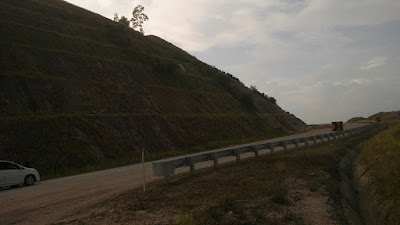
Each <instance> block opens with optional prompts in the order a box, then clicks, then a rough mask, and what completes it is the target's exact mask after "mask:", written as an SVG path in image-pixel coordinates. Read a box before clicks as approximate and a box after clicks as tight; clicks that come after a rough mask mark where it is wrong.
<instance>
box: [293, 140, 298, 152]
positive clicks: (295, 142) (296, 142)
mask: <svg viewBox="0 0 400 225" xmlns="http://www.w3.org/2000/svg"><path fill="white" fill-rule="evenodd" d="M292 141H293V142H294V145H295V148H296V150H299V149H300V148H299V142H298V140H297V139H293V140H292Z"/></svg>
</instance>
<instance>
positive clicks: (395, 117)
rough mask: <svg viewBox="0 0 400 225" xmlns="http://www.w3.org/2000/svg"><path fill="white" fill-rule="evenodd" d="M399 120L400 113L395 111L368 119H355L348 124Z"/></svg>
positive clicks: (377, 114)
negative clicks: (364, 121)
mask: <svg viewBox="0 0 400 225" xmlns="http://www.w3.org/2000/svg"><path fill="white" fill-rule="evenodd" d="M378 118H379V120H398V119H400V111H393V112H379V113H376V114H374V115H371V116H369V117H368V118H364V117H354V118H351V119H349V120H348V122H357V121H362V120H373V121H377V120H378Z"/></svg>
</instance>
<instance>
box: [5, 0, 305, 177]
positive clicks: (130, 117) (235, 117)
mask: <svg viewBox="0 0 400 225" xmlns="http://www.w3.org/2000/svg"><path fill="white" fill-rule="evenodd" d="M28 18H29V19H28ZM0 31H1V34H2V35H1V36H0V59H1V60H0V158H1V159H8V160H12V161H16V162H18V163H21V164H25V163H26V162H29V163H30V165H31V166H33V167H36V168H38V169H39V171H41V173H42V174H43V175H44V178H46V177H57V176H65V175H69V174H76V173H80V172H83V171H93V170H97V169H101V168H109V167H114V166H120V165H127V164H130V163H134V162H138V161H139V157H140V149H142V148H143V147H144V148H145V149H146V151H147V152H148V153H149V157H152V158H153V159H157V158H162V157H165V156H172V155H179V154H184V153H188V152H195V151H199V150H204V149H209V148H213V147H218V146H223V145H226V144H233V143H241V142H242V143H245V142H249V141H255V140H262V139H267V138H272V137H277V136H281V135H284V134H285V133H287V132H289V131H297V130H303V129H306V127H307V126H306V124H305V123H304V122H303V121H301V120H300V119H298V118H296V117H295V116H294V115H292V114H288V113H286V112H285V111H284V110H282V109H281V108H280V107H279V106H278V105H277V104H275V102H274V101H272V98H269V97H268V96H267V97H265V96H264V95H262V94H261V93H259V92H257V91H253V90H250V89H249V88H247V87H245V86H244V84H243V83H241V82H240V81H239V80H238V79H237V78H235V77H233V76H232V75H231V74H227V73H225V72H223V71H220V70H218V69H216V68H215V67H212V66H209V65H207V64H205V63H203V62H200V61H199V60H197V59H196V58H195V57H193V56H191V55H190V54H188V53H186V52H185V51H183V50H182V49H179V48H178V47H176V46H174V45H172V44H171V43H169V42H167V41H165V40H162V39H161V38H158V37H156V36H151V35H150V36H143V35H142V34H141V33H139V32H136V31H134V30H132V29H130V28H128V27H126V26H124V25H121V24H118V23H115V22H113V21H111V20H109V19H107V18H104V17H102V16H100V15H97V14H94V13H92V12H89V11H87V10H84V9H82V8H79V7H76V6H74V5H71V4H69V3H67V2H64V1H61V0H24V1H14V0H3V1H1V2H0ZM22 140H23V141H22Z"/></svg>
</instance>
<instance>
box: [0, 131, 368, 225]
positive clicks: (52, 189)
mask: <svg viewBox="0 0 400 225" xmlns="http://www.w3.org/2000/svg"><path fill="white" fill-rule="evenodd" d="M362 125H364V124H358V123H351V124H345V125H344V127H345V129H350V128H354V127H359V126H362ZM328 132H331V130H330V128H327V129H315V130H310V131H307V132H304V133H300V134H295V135H290V136H285V137H280V138H275V139H270V140H265V141H260V142H254V143H249V144H256V143H257V144H260V143H263V142H271V141H278V140H285V139H289V138H298V137H306V136H311V135H317V134H324V133H328ZM249 144H246V145H249ZM238 146H245V145H238ZM231 147H232V146H229V147H227V148H231ZM222 149H224V148H222ZM222 149H218V150H222ZM280 149H281V148H277V149H276V150H277V151H279V150H280ZM211 151H216V150H211ZM211 151H207V152H211ZM267 153H268V151H260V154H261V155H262V154H267ZM197 154H198V153H197ZM188 156H189V155H188ZM253 156H254V154H253V153H248V154H243V155H241V158H246V157H253ZM180 157H182V156H180ZM176 158H178V157H176ZM234 160H236V158H235V157H234V156H233V157H227V158H224V159H220V160H219V163H224V162H231V161H234ZM211 166H213V162H212V161H209V162H204V163H199V164H196V169H199V168H204V167H211ZM145 170H146V181H147V182H150V181H154V180H155V179H163V178H159V177H155V176H154V175H153V171H152V167H151V162H148V163H146V164H145ZM188 171H189V168H188V167H186V168H179V169H177V170H176V173H177V174H179V173H187V172H188ZM141 185H142V164H135V165H130V166H124V167H119V168H114V169H108V170H102V171H97V172H92V173H86V174H81V175H76V176H70V177H63V178H58V179H53V180H47V181H42V182H38V183H37V184H35V185H33V186H29V187H19V188H12V189H5V190H2V191H0V224H2V225H3V224H4V225H6V224H52V223H57V222H59V221H62V220H63V218H66V217H67V216H69V215H71V214H73V213H75V212H77V211H80V210H82V209H84V208H85V207H88V206H90V205H92V204H95V203H98V202H100V201H104V200H106V199H109V198H112V197H114V196H116V195H118V194H120V193H123V192H125V191H129V190H132V189H135V188H138V187H141ZM150 185H151V184H150ZM139 190H140V189H139Z"/></svg>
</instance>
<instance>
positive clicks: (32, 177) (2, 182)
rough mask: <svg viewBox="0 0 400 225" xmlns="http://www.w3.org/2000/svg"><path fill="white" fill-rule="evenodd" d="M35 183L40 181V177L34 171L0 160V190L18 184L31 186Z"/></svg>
mask: <svg viewBox="0 0 400 225" xmlns="http://www.w3.org/2000/svg"><path fill="white" fill-rule="evenodd" d="M37 181H40V175H39V172H38V171H37V170H36V169H33V168H28V167H24V166H21V165H18V164H16V163H14V162H9V161H3V160H0V188H2V187H7V186H18V185H20V184H25V185H32V184H34V183H35V182H37Z"/></svg>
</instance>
